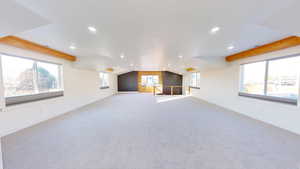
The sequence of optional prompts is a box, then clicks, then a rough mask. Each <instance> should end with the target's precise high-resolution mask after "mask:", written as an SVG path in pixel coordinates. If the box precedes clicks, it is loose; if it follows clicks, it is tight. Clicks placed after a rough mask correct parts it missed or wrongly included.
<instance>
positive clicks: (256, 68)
mask: <svg viewBox="0 0 300 169" xmlns="http://www.w3.org/2000/svg"><path fill="white" fill-rule="evenodd" d="M265 71H266V62H265V61H264V62H257V63H251V64H245V65H242V77H241V80H242V81H241V92H244V93H249V94H260V95H261V94H264V86H265V74H266V73H265Z"/></svg>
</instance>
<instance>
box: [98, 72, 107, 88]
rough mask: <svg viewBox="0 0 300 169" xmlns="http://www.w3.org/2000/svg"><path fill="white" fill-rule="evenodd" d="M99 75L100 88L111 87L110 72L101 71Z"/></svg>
mask: <svg viewBox="0 0 300 169" xmlns="http://www.w3.org/2000/svg"><path fill="white" fill-rule="evenodd" d="M99 77H100V89H107V88H109V78H108V73H104V72H100V73H99Z"/></svg>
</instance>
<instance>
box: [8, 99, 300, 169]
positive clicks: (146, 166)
mask: <svg viewBox="0 0 300 169" xmlns="http://www.w3.org/2000/svg"><path fill="white" fill-rule="evenodd" d="M162 99H163V98H162ZM282 113H284V112H282ZM299 123H300V122H299ZM2 143H3V145H2V146H3V156H4V168H5V169H299V168H300V136H298V135H295V134H292V133H289V132H287V131H284V130H281V129H278V128H275V127H272V126H270V125H267V124H264V123H261V122H258V121H255V120H252V119H249V118H247V117H244V116H242V115H238V114H236V113H233V112H230V111H227V110H224V109H222V108H218V107H216V106H213V105H210V104H207V103H205V102H202V101H200V100H197V99H194V98H191V97H187V98H183V99H177V100H169V101H166V102H160V103H157V102H156V100H155V98H154V96H152V95H149V94H121V95H117V96H113V97H110V98H108V99H105V100H102V101H99V102H97V103H95V104H92V105H89V106H86V107H84V108H81V109H79V110H77V111H74V112H72V113H69V114H66V115H64V116H61V117H59V118H56V119H53V120H50V121H47V122H44V123H42V124H39V125H37V126H34V127H31V128H29V129H25V130H23V131H21V132H17V133H15V134H12V135H9V136H7V137H4V138H3V139H2Z"/></svg>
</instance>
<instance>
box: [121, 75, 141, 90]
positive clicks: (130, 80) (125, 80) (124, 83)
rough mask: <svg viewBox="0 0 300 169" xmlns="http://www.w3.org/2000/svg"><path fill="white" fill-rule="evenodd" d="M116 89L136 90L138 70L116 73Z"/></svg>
mask: <svg viewBox="0 0 300 169" xmlns="http://www.w3.org/2000/svg"><path fill="white" fill-rule="evenodd" d="M118 91H121V92H125V91H138V72H137V71H132V72H128V73H124V74H121V75H118Z"/></svg>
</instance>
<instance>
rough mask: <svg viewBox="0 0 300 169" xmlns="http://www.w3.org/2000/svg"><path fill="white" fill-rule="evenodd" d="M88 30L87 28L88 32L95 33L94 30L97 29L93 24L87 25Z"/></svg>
mask: <svg viewBox="0 0 300 169" xmlns="http://www.w3.org/2000/svg"><path fill="white" fill-rule="evenodd" d="M88 30H89V31H90V32H92V33H96V32H97V29H96V28H95V27H93V26H89V27H88Z"/></svg>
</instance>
